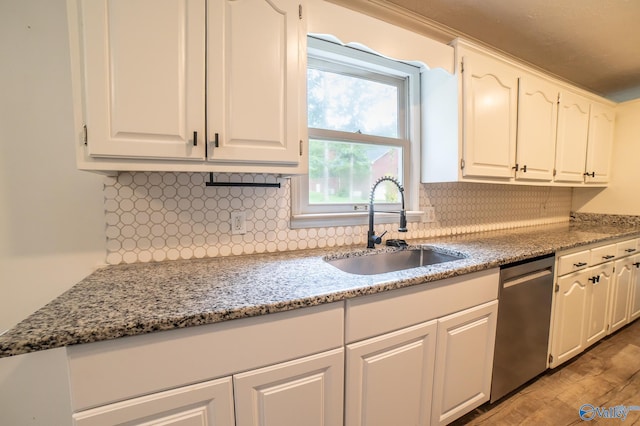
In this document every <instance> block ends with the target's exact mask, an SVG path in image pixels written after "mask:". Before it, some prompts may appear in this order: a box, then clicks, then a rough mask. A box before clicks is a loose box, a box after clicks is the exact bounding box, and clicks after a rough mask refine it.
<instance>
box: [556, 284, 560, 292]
mask: <svg viewBox="0 0 640 426" xmlns="http://www.w3.org/2000/svg"><path fill="white" fill-rule="evenodd" d="M559 291H560V285H559V284H556V293H557V292H559Z"/></svg>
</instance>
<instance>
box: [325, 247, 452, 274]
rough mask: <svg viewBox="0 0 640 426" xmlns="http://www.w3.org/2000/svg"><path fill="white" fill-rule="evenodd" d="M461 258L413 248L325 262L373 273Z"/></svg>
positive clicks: (350, 271)
mask: <svg viewBox="0 0 640 426" xmlns="http://www.w3.org/2000/svg"><path fill="white" fill-rule="evenodd" d="M463 258H464V257H463V256H456V255H452V254H448V253H442V252H439V251H435V250H433V249H430V248H413V249H405V250H399V251H394V252H383V253H375V254H366V255H363V256H353V257H347V258H342V259H331V260H326V262H327V263H328V264H330V265H332V266H334V267H336V268H338V269H340V270H341V271H344V272H349V273H351V274H358V275H375V274H382V273H384V272H394V271H402V270H404V269H411V268H417V267H419V266H428V265H435V264H437V263H444V262H451V261H453V260H459V259H463Z"/></svg>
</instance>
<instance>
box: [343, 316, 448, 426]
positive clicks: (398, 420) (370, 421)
mask: <svg viewBox="0 0 640 426" xmlns="http://www.w3.org/2000/svg"><path fill="white" fill-rule="evenodd" d="M437 326H438V323H437V321H435V320H433V321H428V322H425V323H422V324H418V325H415V326H412V327H407V328H405V329H402V330H399V331H395V332H392V333H387V334H384V335H382V336H378V337H374V338H371V339H367V340H364V341H362V342H358V343H353V344H351V345H347V356H346V364H347V376H346V383H345V386H346V406H345V425H347V426H350V425H354V426H355V425H368V426H387V425H394V424H395V425H428V424H429V419H430V414H431V413H430V408H431V396H432V385H433V369H434V363H435V352H436V329H437Z"/></svg>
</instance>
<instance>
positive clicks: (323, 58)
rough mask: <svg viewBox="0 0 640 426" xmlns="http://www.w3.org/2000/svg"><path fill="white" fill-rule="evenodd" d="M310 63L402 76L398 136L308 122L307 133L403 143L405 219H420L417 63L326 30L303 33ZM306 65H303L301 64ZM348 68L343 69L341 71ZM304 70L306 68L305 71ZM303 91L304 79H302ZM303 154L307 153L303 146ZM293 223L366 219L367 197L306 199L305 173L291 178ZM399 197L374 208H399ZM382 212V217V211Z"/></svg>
mask: <svg viewBox="0 0 640 426" xmlns="http://www.w3.org/2000/svg"><path fill="white" fill-rule="evenodd" d="M307 46H308V47H307V51H308V59H307V61H308V63H311V64H312V65H313V66H314V67H315V68H320V69H324V70H327V71H331V72H339V73H344V74H346V75H350V76H351V75H353V76H356V77H363V78H366V79H369V80H373V81H381V82H383V83H385V84H389V82H394V81H395V82H397V81H399V80H403V81H404V83H403V84H402V86H404V88H403V90H402V91H401V92H402V93H401V94H400V96H399V102H402V103H403V105H404V107H400V105H399V107H398V114H399V115H398V121H399V125H398V133H399V134H398V136H400V137H399V138H390V137H384V136H372V135H363V134H359V133H351V132H343V131H336V130H329V129H317V128H310V127H309V128H308V133H309V134H308V138H309V141H311V139H320V140H335V141H344V142H354V143H364V144H370V145H384V146H398V147H401V148H402V161H401V174H402V184H403V186H404V188H405V192H404V196H405V206H406V208H407V210H408V213H409V214H408V219H409V221H412V222H414V221H417V220H420V219H421V217H422V215H421V212H419V211H418V203H419V200H418V198H419V197H418V190H419V188H418V182H419V180H420V178H419V176H420V134H421V133H420V132H421V82H420V80H421V77H422V69H421V67H419V66H417V65H415V64H410V63H407V62H404V61H398V60H395V59H391V58H387V57H384V56H382V55H380V54H379V53H377V52H373V51H372V50H370V49H368V48H366V47H364V46H362V45H359V44H349V45H343V44H341V43H339V42H337V41H336V40H335V39H333V38H331V37H330V36H317V35H309V36H308V37H307ZM306 69H307V67H305V70H306ZM345 70H346V71H347V72H344V71H345ZM305 75H306V73H305ZM305 92H306V79H305ZM306 155H309V153H308V152H307V154H306ZM291 199H292V206H291V212H292V214H291V224H290V225H291V228H307V227H315V226H336V225H355V224H365V223H366V221H367V211H368V203H344V204H330V203H327V204H310V203H309V175H308V174H307V175H305V176H298V177H294V178H293V179H292V197H291ZM399 208H400V203H399V202H398V203H382V202H376V210H378V211H384V210H398V209H399ZM385 216H386V217H385ZM397 220H398V218H397V214H393V215H385V214H379V215H377V217H376V221H377V222H379V223H387V222H394V221H396V222H397Z"/></svg>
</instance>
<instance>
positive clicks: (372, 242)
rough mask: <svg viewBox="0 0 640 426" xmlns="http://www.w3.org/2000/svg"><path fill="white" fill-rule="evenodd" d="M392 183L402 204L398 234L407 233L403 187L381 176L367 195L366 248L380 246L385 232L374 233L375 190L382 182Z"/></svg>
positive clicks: (389, 178) (395, 181) (394, 179)
mask: <svg viewBox="0 0 640 426" xmlns="http://www.w3.org/2000/svg"><path fill="white" fill-rule="evenodd" d="M385 181H388V182H392V183H393V184H395V186H396V187H397V188H398V192H399V193H400V199H401V202H402V208H401V210H400V227H399V228H398V231H399V232H407V215H406V211H405V209H404V187H403V186H402V185H401V184H400V182H398V180H397V179H396V178H394V177H392V176H383V177H381V178H379V179H378V180H377V181H376V182H375V183H374V184H373V186H372V187H371V194H370V195H369V230H368V231H367V248H375V246H376V244H380V243H381V242H382V237H383V236H384V234H386V233H387V231H385V232H383V233H382V235H379V236H377V235H375V231H374V214H375V211H374V207H373V198H374V196H375V192H376V188H377V187H378V185H380V184H381V183H382V182H385Z"/></svg>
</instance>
